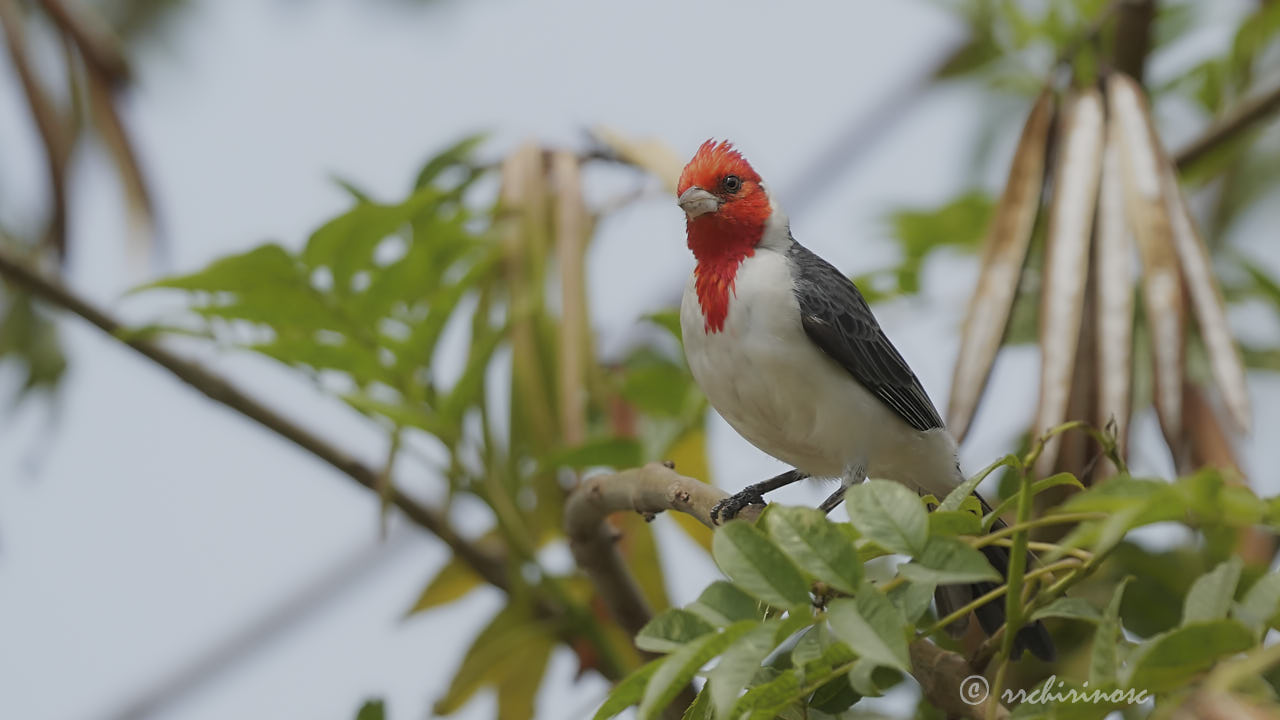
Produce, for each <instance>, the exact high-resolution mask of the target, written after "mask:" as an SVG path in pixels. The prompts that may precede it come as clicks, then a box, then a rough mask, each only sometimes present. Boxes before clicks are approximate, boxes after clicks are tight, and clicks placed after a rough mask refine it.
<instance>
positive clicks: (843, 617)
mask: <svg viewBox="0 0 1280 720" xmlns="http://www.w3.org/2000/svg"><path fill="white" fill-rule="evenodd" d="M827 621H828V622H829V623H830V624H831V632H832V633H833V634H834V635H835V636H836V637H837V638H839V639H840V640H842V641H844V642H845V643H848V644H849V645H850V646H851V647H855V648H858V653H859V654H860V655H861V656H862V657H865V658H870V659H871V660H873V661H875V662H876V663H878V664H881V665H886V666H888V667H892V668H896V669H898V670H902V671H903V672H907V671H909V669H910V667H911V660H910V658H909V657H908V655H907V622H906V619H905V618H904V617H903V616H902V612H901V611H900V610H898V608H897V607H895V606H894V604H893V602H892V601H890V600H889V598H888V597H886V596H885V594H884V593H882V592H880V591H879V590H876V589H875V587H874V586H872V585H870V584H866V585H864V586H863V588H862V589H861V590H859V591H858V594H857V596H855V597H854V598H853V599H848V598H840V599H837V600H832V601H831V604H830V605H828V606H827Z"/></svg>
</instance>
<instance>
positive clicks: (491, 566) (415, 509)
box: [0, 0, 510, 590]
mask: <svg viewBox="0 0 1280 720" xmlns="http://www.w3.org/2000/svg"><path fill="white" fill-rule="evenodd" d="M0 1H2V0H0ZM0 277H3V278H5V279H6V280H8V281H9V282H11V283H13V284H14V285H16V286H18V287H20V288H22V289H24V290H26V291H27V292H29V293H31V294H32V295H33V296H35V297H37V298H40V299H41V300H44V301H45V302H48V303H50V304H52V305H55V306H57V307H60V308H62V309H64V310H67V311H70V312H72V313H74V314H76V315H79V316H80V317H81V318H84V319H85V320H87V321H89V322H90V323H91V324H93V325H94V326H96V327H97V328H98V329H100V330H102V331H103V332H105V333H107V334H108V335H111V336H113V337H115V338H116V339H117V340H119V341H120V342H122V343H124V344H126V345H128V346H129V347H131V348H133V349H134V350H136V351H138V352H139V353H141V354H142V355H143V356H145V357H147V358H148V359H150V360H152V361H153V362H155V363H156V364H158V365H160V366H161V367H163V368H165V369H166V370H168V371H169V372H171V373H173V374H174V375H176V376H177V377H178V379H179V380H182V381H183V382H185V383H187V384H188V385H190V386H191V387H193V388H195V389H196V390H199V391H200V392H202V393H204V394H205V395H206V396H207V397H209V398H210V399H212V400H214V401H216V402H219V403H221V404H223V405H226V406H227V407H229V408H231V409H232V410H235V411H236V412H239V413H240V414H241V415H244V416H245V417H248V418H249V419H251V420H253V421H255V422H257V423H258V424H260V425H262V426H264V427H266V428H267V429H269V430H271V431H273V432H275V433H276V434H277V435H280V436H281V437H283V438H285V439H286V440H289V441H290V442H292V443H294V444H295V445H297V446H298V447H300V448H302V449H303V450H306V451H307V452H309V453H311V454H312V455H315V456H316V457H318V458H320V459H321V460H323V461H325V462H326V463H328V464H329V465H331V466H333V467H334V468H337V469H338V470H339V471H341V472H342V473H343V474H345V475H347V476H348V477H350V478H351V479H353V480H355V481H356V482H358V483H360V484H361V485H363V486H365V487H366V488H369V489H370V490H374V491H375V492H376V491H377V489H378V485H379V482H378V476H379V475H380V471H379V470H377V469H375V468H373V467H372V466H370V465H367V464H365V463H363V462H361V461H360V460H358V459H356V458H355V457H352V456H351V455H349V454H347V452H346V451H344V450H342V449H340V448H338V447H337V446H336V445H334V444H332V443H330V442H329V441H328V440H325V439H324V438H322V437H320V436H319V435H317V434H315V433H314V432H312V431H311V430H309V429H307V428H305V427H303V426H302V425H299V424H298V423H296V422H294V421H293V420H291V419H289V418H287V417H285V416H284V415H282V414H280V413H279V412H277V411H276V410H275V409H273V408H270V407H267V406H266V405H265V404H263V403H262V402H260V401H258V400H257V399H255V398H253V397H251V396H250V395H248V394H246V393H245V392H244V391H242V390H240V389H239V388H238V387H236V386H235V385H234V384H232V383H231V382H230V381H229V380H227V379H226V378H224V377H222V376H220V375H218V374H216V373H214V372H212V371H210V370H208V369H206V368H205V367H203V366H202V365H200V364H199V363H196V362H194V361H191V360H188V359H186V358H183V357H181V356H179V355H177V354H176V353H174V352H172V351H170V350H168V349H166V348H164V347H162V346H161V345H159V344H158V343H156V342H154V341H152V340H149V339H147V338H144V337H139V336H137V335H135V334H131V333H130V332H129V330H128V329H127V328H126V327H124V325H123V324H122V323H121V322H120V321H119V320H116V319H115V318H113V317H111V316H110V315H108V314H107V313H106V312H105V311H103V310H100V309H98V308H97V307H94V306H93V305H92V304H91V303H90V302H89V301H88V300H85V299H84V298H81V297H80V296H78V295H76V294H75V293H73V292H72V291H71V290H70V289H68V288H67V287H65V286H63V284H62V283H61V282H59V281H58V280H55V279H53V278H49V277H46V276H44V275H43V274H42V273H40V272H38V271H36V270H34V269H32V268H30V267H29V266H28V265H27V263H25V262H24V261H23V260H21V259H20V258H18V257H17V255H15V254H14V253H13V251H11V250H9V249H8V248H5V247H3V246H0ZM388 497H389V501H390V503H391V504H392V505H395V506H396V507H398V508H400V510H401V512H403V513H404V514H405V516H406V517H408V518H409V519H410V520H412V521H413V522H414V523H416V524H417V525H420V526H422V527H423V528H425V529H427V530H429V531H431V532H432V533H434V534H435V535H436V536H437V537H439V538H440V539H441V540H443V541H444V542H445V544H446V545H448V546H449V548H450V549H452V550H453V552H454V553H455V554H457V555H458V557H460V558H462V560H463V561H464V562H466V563H467V564H468V565H470V566H471V567H472V568H473V569H474V570H475V571H476V573H477V574H478V575H480V576H481V577H483V578H484V579H485V580H486V581H487V582H489V583H490V584H492V585H494V586H496V587H498V588H501V589H503V590H506V589H508V588H509V585H510V582H509V579H508V577H507V571H506V566H505V561H504V559H503V558H502V557H500V556H497V555H495V554H493V553H491V552H489V551H486V550H483V549H481V548H480V547H479V546H478V545H476V544H474V543H472V542H470V541H468V540H466V539H465V538H463V537H462V536H461V535H459V534H458V532H457V531H456V530H454V528H453V527H452V526H451V525H450V524H449V521H448V519H447V518H446V517H445V516H444V515H443V514H442V513H441V512H440V511H438V510H436V509H434V508H431V507H428V506H426V505H423V504H421V503H419V502H418V501H416V500H413V499H412V498H409V497H407V496H406V495H404V494H403V493H401V492H400V491H399V490H398V489H396V488H394V487H392V488H391V489H390V491H389V493H388Z"/></svg>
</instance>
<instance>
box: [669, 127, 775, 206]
mask: <svg viewBox="0 0 1280 720" xmlns="http://www.w3.org/2000/svg"><path fill="white" fill-rule="evenodd" d="M726 175H737V176H738V177H739V178H741V179H742V181H743V182H747V181H750V182H753V183H759V182H760V176H759V175H757V174H756V171H755V169H753V168H752V167H751V163H749V162H747V159H746V158H744V157H742V153H740V152H738V151H737V150H736V149H734V147H733V144H732V143H730V142H729V141H728V140H724V141H721V142H719V143H717V142H716V141H715V140H708V141H706V142H704V143H702V147H699V148H698V152H697V153H695V154H694V156H693V159H692V160H690V161H689V164H688V165H685V166H684V172H682V173H680V182H679V183H678V184H677V186H676V195H680V194H683V193H684V191H685V190H688V189H689V188H691V187H693V186H694V185H697V186H698V187H700V188H702V189H704V190H709V191H712V192H715V189H716V187H717V186H719V184H720V181H721V180H722V179H723V178H724V177H725V176H726Z"/></svg>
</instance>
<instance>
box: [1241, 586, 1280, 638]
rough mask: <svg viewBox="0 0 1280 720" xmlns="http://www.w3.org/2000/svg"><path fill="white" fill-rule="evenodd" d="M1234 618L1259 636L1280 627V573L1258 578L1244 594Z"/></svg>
mask: <svg viewBox="0 0 1280 720" xmlns="http://www.w3.org/2000/svg"><path fill="white" fill-rule="evenodd" d="M1232 617H1233V618H1234V619H1236V620H1239V621H1240V622H1242V623H1244V624H1245V625H1246V626H1248V627H1250V628H1252V629H1254V630H1255V631H1257V632H1258V634H1259V635H1262V634H1264V633H1265V632H1266V629H1267V628H1273V627H1276V626H1278V625H1280V573H1276V572H1269V573H1267V574H1266V575H1263V576H1262V577H1260V578H1258V580H1257V582H1255V583H1254V584H1253V586H1252V587H1250V588H1249V591H1248V592H1246V593H1245V594H1244V597H1243V598H1242V599H1241V600H1240V604H1239V606H1237V607H1236V609H1235V612H1233V613H1232Z"/></svg>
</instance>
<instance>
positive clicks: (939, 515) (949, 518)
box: [929, 510, 982, 535]
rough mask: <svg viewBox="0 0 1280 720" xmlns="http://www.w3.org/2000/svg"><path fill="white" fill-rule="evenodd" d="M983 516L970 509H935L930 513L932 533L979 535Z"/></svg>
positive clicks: (930, 531) (930, 530) (930, 529)
mask: <svg viewBox="0 0 1280 720" xmlns="http://www.w3.org/2000/svg"><path fill="white" fill-rule="evenodd" d="M981 533H982V518H980V517H978V516H977V515H974V514H973V513H971V512H969V511H968V510H934V511H933V512H931V513H929V534H930V535H979V534H981Z"/></svg>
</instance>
